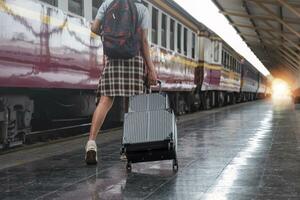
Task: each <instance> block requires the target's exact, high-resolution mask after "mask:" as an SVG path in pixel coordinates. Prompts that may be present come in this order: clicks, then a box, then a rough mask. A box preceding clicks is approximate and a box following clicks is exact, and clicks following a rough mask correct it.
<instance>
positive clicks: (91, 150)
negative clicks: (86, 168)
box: [85, 140, 98, 165]
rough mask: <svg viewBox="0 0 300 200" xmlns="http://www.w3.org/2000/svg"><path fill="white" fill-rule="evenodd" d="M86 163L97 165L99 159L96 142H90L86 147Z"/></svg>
mask: <svg viewBox="0 0 300 200" xmlns="http://www.w3.org/2000/svg"><path fill="white" fill-rule="evenodd" d="M85 152H86V154H85V162H86V164H88V165H96V164H97V162H98V158H97V144H96V142H95V141H94V140H89V141H88V142H87V144H86V147H85Z"/></svg>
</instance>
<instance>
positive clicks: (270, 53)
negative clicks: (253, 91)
mask: <svg viewBox="0 0 300 200" xmlns="http://www.w3.org/2000/svg"><path fill="white" fill-rule="evenodd" d="M213 2H214V3H215V4H216V5H217V6H218V7H219V9H220V10H221V13H223V14H224V15H225V16H226V17H227V19H228V20H229V22H230V23H231V25H232V26H234V27H235V29H236V31H237V32H238V34H240V36H241V37H242V39H243V40H244V41H245V42H246V43H247V45H248V46H249V47H250V48H251V49H252V51H253V52H254V53H255V54H256V56H257V57H258V58H259V59H260V60H261V61H262V63H263V64H264V65H265V66H266V67H267V68H268V69H269V71H271V73H272V74H273V75H275V76H276V75H279V74H280V75H283V74H285V75H289V76H293V77H294V78H296V79H298V80H297V81H299V83H300V80H299V76H300V1H299V0H226V1H224V0H213Z"/></svg>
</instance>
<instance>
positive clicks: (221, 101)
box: [217, 92, 225, 107]
mask: <svg viewBox="0 0 300 200" xmlns="http://www.w3.org/2000/svg"><path fill="white" fill-rule="evenodd" d="M217 97H218V101H217V105H218V107H222V106H223V105H224V101H225V99H224V93H223V92H218V95H217Z"/></svg>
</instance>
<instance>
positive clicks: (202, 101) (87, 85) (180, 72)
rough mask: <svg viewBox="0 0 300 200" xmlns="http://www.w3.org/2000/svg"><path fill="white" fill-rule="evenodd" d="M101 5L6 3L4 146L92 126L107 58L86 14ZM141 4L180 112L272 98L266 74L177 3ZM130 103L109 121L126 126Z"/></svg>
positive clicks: (0, 93)
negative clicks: (37, 134) (64, 128)
mask: <svg viewBox="0 0 300 200" xmlns="http://www.w3.org/2000/svg"><path fill="white" fill-rule="evenodd" d="M101 2H102V1H94V0H93V1H81V0H68V3H69V10H66V9H65V8H64V9H62V8H61V6H63V5H61V3H59V2H58V1H57V0H40V1H38V0H27V1H22V0H0V19H1V21H0V30H1V31H0V130H1V132H0V148H9V147H13V146H16V145H21V144H23V143H24V142H25V141H26V136H27V135H28V134H30V133H32V132H34V131H40V130H45V129H51V128H53V127H59V126H61V125H62V124H64V125H65V124H68V123H69V122H70V121H85V122H89V121H90V119H91V115H92V113H93V111H94V109H95V94H96V89H97V85H98V81H99V77H100V76H101V73H102V71H103V69H104V67H105V65H104V63H105V56H104V55H103V48H102V47H103V46H102V42H101V38H100V36H98V35H96V34H93V33H92V32H91V31H90V28H89V27H90V23H89V21H88V20H86V19H85V18H84V17H82V16H80V15H83V13H84V12H85V14H86V15H87V14H89V16H90V15H93V16H94V15H95V13H96V12H97V7H99V6H100V5H101ZM88 3H89V4H90V6H89V8H90V9H89V10H88V9H87V7H84V8H83V5H86V4H88ZM142 3H143V4H144V5H145V6H146V7H147V8H148V9H149V13H150V15H151V19H152V20H151V30H150V31H149V41H150V44H151V58H152V60H153V62H154V64H155V67H156V70H157V73H158V78H159V79H160V80H161V81H162V83H163V84H162V91H163V92H165V93H167V94H168V95H169V97H170V98H169V99H170V103H171V105H172V108H173V109H174V110H175V112H176V114H178V115H181V114H185V113H189V112H194V111H197V110H200V109H211V108H214V107H221V106H225V105H230V104H235V103H239V102H244V101H250V100H255V99H257V98H262V97H265V96H266V95H267V94H268V83H267V77H264V76H263V75H262V74H261V73H259V72H258V71H257V70H256V69H255V68H254V67H253V66H252V65H251V64H250V63H249V62H248V61H247V60H245V59H244V58H243V57H242V56H241V55H239V54H238V53H237V52H235V51H234V50H233V49H232V48H231V47H230V46H229V45H228V44H227V43H226V42H224V41H223V40H222V39H221V38H220V37H218V36H217V35H216V34H215V33H214V32H212V31H211V30H209V29H208V28H207V27H206V26H204V25H203V24H201V23H200V22H199V21H197V20H196V19H195V18H193V17H192V16H191V15H190V14H189V13H188V12H187V11H185V10H184V9H183V8H182V7H180V6H179V5H178V4H176V3H175V2H174V1H173V0H164V1H160V0H144V1H142ZM67 7H68V6H67ZM87 10H88V12H87ZM91 13H92V14H91ZM157 90H158V88H157V87H154V88H153V91H157ZM127 102H128V100H127V99H126V98H123V97H118V98H117V99H116V101H115V104H114V106H113V108H112V110H111V112H110V117H108V119H107V121H111V122H113V121H117V122H122V120H123V115H124V112H125V111H126V107H127Z"/></svg>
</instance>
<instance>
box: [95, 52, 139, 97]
mask: <svg viewBox="0 0 300 200" xmlns="http://www.w3.org/2000/svg"><path fill="white" fill-rule="evenodd" d="M144 72H145V67H144V60H143V58H142V57H141V56H136V57H134V58H132V59H127V60H123V59H109V60H108V61H107V63H106V65H105V68H104V71H103V72H102V76H101V78H100V80H99V84H98V90H97V99H96V102H98V101H99V98H100V96H109V97H116V96H122V97H129V96H133V95H138V94H142V93H143V92H144V78H145V73H144Z"/></svg>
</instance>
